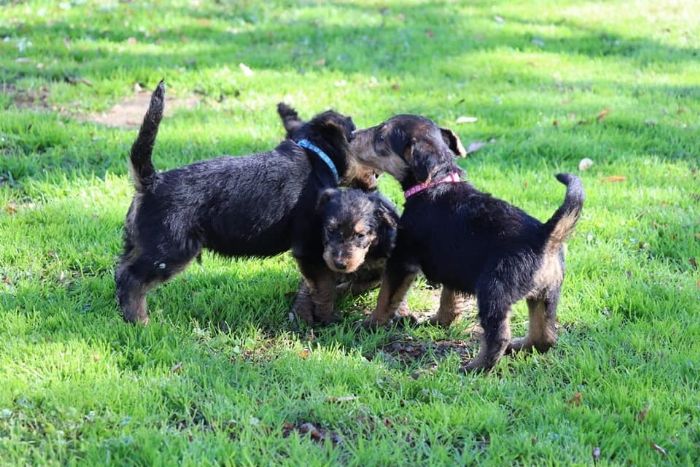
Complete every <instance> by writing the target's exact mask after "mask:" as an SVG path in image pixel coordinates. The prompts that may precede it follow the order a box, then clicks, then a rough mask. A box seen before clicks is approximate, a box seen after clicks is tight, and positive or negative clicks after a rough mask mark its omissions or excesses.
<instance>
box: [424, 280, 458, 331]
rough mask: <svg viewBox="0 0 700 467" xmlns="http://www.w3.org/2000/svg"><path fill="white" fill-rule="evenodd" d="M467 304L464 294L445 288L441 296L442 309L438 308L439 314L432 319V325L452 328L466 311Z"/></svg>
mask: <svg viewBox="0 0 700 467" xmlns="http://www.w3.org/2000/svg"><path fill="white" fill-rule="evenodd" d="M466 302H467V299H466V297H465V296H464V294H461V293H459V292H456V291H455V290H453V289H449V288H447V287H445V286H443V287H442V293H441V294H440V308H438V311H437V314H436V315H435V316H433V317H431V318H430V324H433V325H440V326H444V327H448V326H450V324H452V322H453V321H454V320H455V319H457V317H458V316H459V315H460V314H461V313H462V311H464V308H465V307H466Z"/></svg>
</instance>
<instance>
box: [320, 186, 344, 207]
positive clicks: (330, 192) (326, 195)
mask: <svg viewBox="0 0 700 467" xmlns="http://www.w3.org/2000/svg"><path fill="white" fill-rule="evenodd" d="M339 193H340V192H339V191H338V190H337V189H335V188H327V189H325V190H323V191H322V192H321V193H320V194H319V195H318V199H317V200H316V211H317V212H320V211H321V210H322V209H323V208H324V207H325V206H326V204H328V202H329V201H330V200H331V199H333V198H334V197H335V196H336V195H338V194H339Z"/></svg>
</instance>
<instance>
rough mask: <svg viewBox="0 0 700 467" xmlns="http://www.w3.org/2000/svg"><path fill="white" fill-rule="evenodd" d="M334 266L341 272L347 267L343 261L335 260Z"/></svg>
mask: <svg viewBox="0 0 700 467" xmlns="http://www.w3.org/2000/svg"><path fill="white" fill-rule="evenodd" d="M333 265H334V266H335V268H336V269H339V270H341V271H343V270H345V268H346V267H347V265H346V264H345V262H344V261H343V260H340V259H334V260H333Z"/></svg>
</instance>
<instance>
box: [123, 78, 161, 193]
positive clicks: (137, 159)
mask: <svg viewBox="0 0 700 467" xmlns="http://www.w3.org/2000/svg"><path fill="white" fill-rule="evenodd" d="M164 106H165V83H164V82H163V80H161V81H160V83H158V86H157V87H156V90H155V91H153V94H152V95H151V103H150V105H149V106H148V111H147V112H146V115H145V116H144V117H143V123H142V124H141V129H140V130H139V135H138V136H137V137H136V141H134V144H133V145H132V146H131V153H130V154H129V169H130V171H131V176H132V178H133V180H134V185H135V186H136V190H138V191H146V190H148V188H149V186H150V185H151V184H152V183H153V180H154V178H155V174H156V169H155V168H154V167H153V162H152V161H151V154H152V153H153V146H154V145H155V143H156V135H157V134H158V126H159V125H160V120H161V119H162V118H163V108H164Z"/></svg>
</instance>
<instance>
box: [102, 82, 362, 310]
mask: <svg viewBox="0 0 700 467" xmlns="http://www.w3.org/2000/svg"><path fill="white" fill-rule="evenodd" d="M164 94H165V89H164V85H163V83H162V82H161V83H160V84H159V85H158V87H157V88H156V90H155V91H154V93H153V95H152V97H151V103H150V106H149V109H148V112H147V113H146V116H145V117H144V121H143V124H142V126H141V129H140V130H139V134H138V137H137V139H136V141H135V142H134V144H133V146H132V148H131V154H130V169H131V172H132V175H133V179H134V185H135V188H136V194H135V195H134V199H133V201H132V203H131V206H130V207H129V211H128V213H127V217H126V223H125V229H124V252H123V254H122V256H121V258H120V261H119V264H118V266H117V269H116V273H115V279H116V286H117V301H118V303H119V306H120V308H121V311H122V314H123V316H124V319H125V320H127V321H131V322H142V323H146V322H148V313H147V308H146V293H147V292H148V291H149V290H150V289H152V288H153V287H155V286H156V285H157V284H159V283H161V282H164V281H166V280H168V279H169V278H171V277H172V276H173V275H175V274H177V273H179V272H180V271H182V270H183V269H185V268H186V267H187V265H188V264H189V263H190V262H191V261H192V259H194V258H195V257H197V256H198V255H199V254H200V253H201V251H202V250H203V249H209V250H211V251H215V252H217V253H219V254H221V255H224V256H249V257H250V256H254V257H265V256H273V255H277V254H279V253H282V252H284V251H287V250H290V249H291V250H292V254H293V255H294V258H295V259H296V261H297V263H298V265H299V268H300V270H301V273H302V275H303V276H304V278H305V280H306V283H307V284H308V285H309V289H310V293H311V298H312V300H313V304H314V313H315V314H316V317H317V319H318V320H319V321H321V322H329V321H330V320H331V318H332V312H333V302H332V300H331V301H329V298H328V297H332V295H333V294H334V291H335V286H336V284H335V277H334V273H333V271H331V270H330V269H329V268H328V267H327V266H326V263H325V262H324V260H323V249H322V247H321V227H320V225H316V224H315V223H314V219H315V218H316V216H315V213H316V207H317V204H318V197H319V195H320V193H321V192H322V191H323V190H325V189H328V188H334V187H337V186H338V183H339V182H340V180H341V179H348V177H351V175H350V174H349V168H350V167H353V166H356V165H357V164H356V163H355V159H354V157H353V155H352V153H351V151H350V149H349V143H350V140H351V139H352V133H353V131H354V130H355V125H354V124H353V122H352V119H350V118H349V117H346V116H344V115H341V114H339V113H337V112H333V111H327V112H323V113H321V114H319V115H317V116H316V117H314V118H312V119H311V120H309V121H308V122H305V123H303V124H302V125H301V126H300V127H299V128H298V129H297V132H296V135H297V136H298V139H297V140H296V141H291V140H286V141H283V142H282V143H280V144H279V145H278V146H277V147H276V148H275V149H274V150H272V151H270V152H265V153H260V154H255V155H251V156H246V157H220V158H216V159H211V160H206V161H201V162H197V163H194V164H191V165H188V166H185V167H180V168H176V169H173V170H169V171H165V172H156V170H155V167H154V165H153V162H152V160H151V154H152V152H153V146H154V144H155V139H156V135H157V133H158V127H159V124H160V121H161V118H162V115H163V108H164V97H165V96H164Z"/></svg>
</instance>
